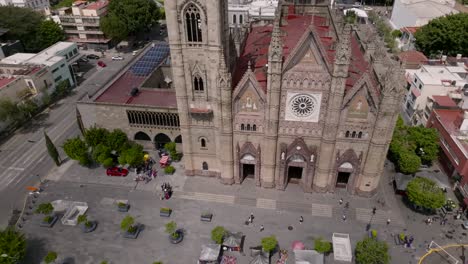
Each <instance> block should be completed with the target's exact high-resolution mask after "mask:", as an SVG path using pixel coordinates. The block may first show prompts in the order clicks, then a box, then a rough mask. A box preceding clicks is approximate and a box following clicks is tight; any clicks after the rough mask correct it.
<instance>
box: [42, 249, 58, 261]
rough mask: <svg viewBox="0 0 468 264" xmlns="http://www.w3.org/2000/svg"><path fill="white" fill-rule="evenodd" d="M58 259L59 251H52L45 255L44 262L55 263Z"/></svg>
mask: <svg viewBox="0 0 468 264" xmlns="http://www.w3.org/2000/svg"><path fill="white" fill-rule="evenodd" d="M56 259H57V252H53V251H50V252H49V253H47V255H46V256H45V257H44V262H45V263H47V264H50V263H54V261H55V260H56Z"/></svg>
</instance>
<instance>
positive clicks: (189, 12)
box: [185, 4, 202, 42]
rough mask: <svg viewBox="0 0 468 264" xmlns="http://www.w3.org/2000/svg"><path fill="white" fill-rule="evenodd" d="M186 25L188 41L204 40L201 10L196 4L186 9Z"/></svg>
mask: <svg viewBox="0 0 468 264" xmlns="http://www.w3.org/2000/svg"><path fill="white" fill-rule="evenodd" d="M185 26H186V33H187V41H188V42H202V28H201V16H200V10H199V9H198V7H196V6H195V5H194V4H189V5H188V7H187V9H185Z"/></svg>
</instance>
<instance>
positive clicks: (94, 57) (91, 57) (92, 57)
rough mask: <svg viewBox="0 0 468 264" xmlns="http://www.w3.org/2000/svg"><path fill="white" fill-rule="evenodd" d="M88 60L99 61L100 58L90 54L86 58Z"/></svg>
mask: <svg viewBox="0 0 468 264" xmlns="http://www.w3.org/2000/svg"><path fill="white" fill-rule="evenodd" d="M86 58H88V59H90V60H97V59H99V56H98V55H95V54H89V55H87V56H86Z"/></svg>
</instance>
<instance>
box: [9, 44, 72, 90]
mask: <svg viewBox="0 0 468 264" xmlns="http://www.w3.org/2000/svg"><path fill="white" fill-rule="evenodd" d="M79 58H80V55H79V52H78V47H77V45H76V43H73V42H57V43H56V44H54V45H52V46H50V47H49V48H47V49H45V50H43V51H41V52H40V53H37V54H34V53H16V54H14V55H12V56H10V57H7V58H5V59H2V60H0V64H7V65H8V64H10V65H15V64H24V65H44V66H47V67H48V68H49V70H50V72H51V73H52V78H53V83H54V85H55V84H57V83H59V82H61V81H63V80H68V81H69V82H70V85H71V86H74V85H75V83H76V81H75V76H74V73H73V67H72V64H73V63H74V62H76V61H77V60H78V59H79Z"/></svg>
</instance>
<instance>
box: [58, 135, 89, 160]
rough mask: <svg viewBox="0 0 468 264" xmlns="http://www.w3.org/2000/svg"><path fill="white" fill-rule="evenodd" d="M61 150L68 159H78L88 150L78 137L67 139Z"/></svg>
mask: <svg viewBox="0 0 468 264" xmlns="http://www.w3.org/2000/svg"><path fill="white" fill-rule="evenodd" d="M63 150H64V151H65V153H66V154H67V155H68V157H70V159H74V160H80V158H82V157H83V156H86V155H87V152H88V148H87V147H86V144H85V142H84V141H83V140H81V138H79V137H75V138H69V139H67V140H66V141H65V143H64V144H63Z"/></svg>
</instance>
